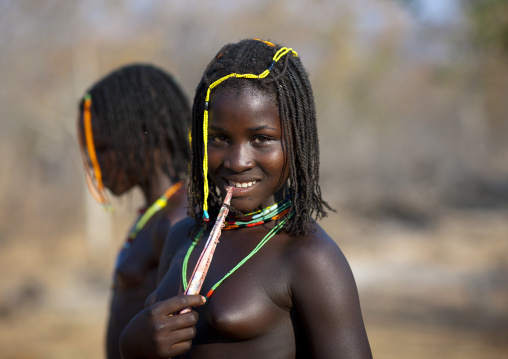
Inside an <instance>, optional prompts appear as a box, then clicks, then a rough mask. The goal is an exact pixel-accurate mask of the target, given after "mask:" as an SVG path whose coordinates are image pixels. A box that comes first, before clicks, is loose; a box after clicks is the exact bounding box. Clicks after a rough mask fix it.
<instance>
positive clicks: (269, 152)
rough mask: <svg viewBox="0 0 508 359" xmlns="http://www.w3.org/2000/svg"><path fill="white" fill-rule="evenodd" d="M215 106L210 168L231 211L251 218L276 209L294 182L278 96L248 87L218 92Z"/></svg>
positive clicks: (209, 153) (209, 141) (213, 107)
mask: <svg viewBox="0 0 508 359" xmlns="http://www.w3.org/2000/svg"><path fill="white" fill-rule="evenodd" d="M216 91H217V92H216V93H214V94H213V97H212V100H211V102H210V123H209V129H208V137H209V138H208V168H209V175H210V177H211V179H212V180H213V182H214V183H215V184H216V185H217V187H219V189H220V190H221V192H222V193H223V194H225V187H226V186H229V185H231V186H233V187H234V190H233V198H232V201H231V205H232V206H233V207H234V208H235V209H237V210H239V211H241V212H243V213H248V212H252V211H254V210H257V209H259V208H263V207H267V206H269V205H271V204H273V203H274V198H273V195H274V193H275V192H276V191H277V190H278V189H279V188H280V187H282V185H283V184H284V183H285V181H286V180H287V177H288V169H287V156H286V153H285V151H284V146H283V141H282V128H281V121H280V119H279V110H278V108H277V106H276V105H275V103H274V100H273V96H271V94H266V93H265V92H262V91H261V90H259V89H256V88H254V87H251V86H249V85H248V84H247V86H245V87H242V88H240V89H236V88H235V89H231V88H224V89H217V90H216Z"/></svg>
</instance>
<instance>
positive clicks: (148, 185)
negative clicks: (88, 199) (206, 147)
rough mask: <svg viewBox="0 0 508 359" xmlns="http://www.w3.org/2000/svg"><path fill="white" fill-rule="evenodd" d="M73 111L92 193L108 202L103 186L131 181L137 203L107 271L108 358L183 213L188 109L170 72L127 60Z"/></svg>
mask: <svg viewBox="0 0 508 359" xmlns="http://www.w3.org/2000/svg"><path fill="white" fill-rule="evenodd" d="M79 113H80V116H79V123H78V137H79V140H80V141H79V143H80V147H81V149H82V153H83V159H84V161H85V170H86V171H85V173H86V179H87V183H88V184H89V188H90V191H91V193H92V195H93V196H94V197H95V198H96V199H97V200H98V201H99V202H100V203H102V204H104V205H105V206H109V199H108V196H107V194H106V192H105V189H106V188H107V189H108V190H109V191H110V192H111V193H113V194H114V195H116V196H121V195H122V194H124V193H126V192H127V191H129V190H130V189H132V188H133V187H136V186H137V187H139V188H140V189H141V191H142V193H143V195H144V200H145V206H144V207H143V208H142V209H141V210H140V212H139V214H138V218H137V220H136V221H135V223H134V224H133V226H132V229H131V230H130V232H129V233H128V235H127V238H126V240H125V243H124V245H123V247H122V249H121V251H120V253H119V255H118V259H117V264H116V268H115V271H114V279H113V293H112V300H111V306H110V315H109V321H108V329H107V339H106V348H107V357H108V358H120V353H119V349H118V339H119V336H120V333H121V332H122V330H123V328H124V327H125V325H126V324H127V323H128V322H129V320H130V319H131V318H132V317H133V316H134V315H135V314H136V313H138V312H139V311H140V310H142V309H143V307H144V302H145V300H146V297H147V295H148V294H150V293H151V292H152V291H153V290H154V289H155V286H156V276H157V267H158V264H159V258H160V254H161V251H162V246H163V244H164V240H165V238H166V235H167V233H168V231H169V228H170V226H171V225H172V224H174V223H176V222H177V221H179V220H180V219H182V218H184V217H186V207H187V198H186V193H185V189H184V186H183V182H182V181H183V179H184V178H185V174H186V172H187V166H188V160H189V157H190V156H189V152H190V150H189V143H188V140H187V139H188V131H189V127H190V109H189V105H188V101H187V99H186V97H185V95H184V94H183V92H182V90H181V89H180V87H179V86H178V85H177V84H176V82H175V81H174V79H173V78H172V77H171V76H170V75H168V74H167V73H165V72H164V71H162V70H160V69H158V68H156V67H153V66H149V65H130V66H125V67H123V68H120V69H118V70H116V71H114V72H112V73H111V74H109V75H107V76H106V77H105V78H103V79H102V80H100V81H99V82H97V83H96V84H95V85H94V86H92V88H91V89H89V90H88V92H87V94H86V96H85V97H84V98H83V100H82V101H81V102H80V105H79Z"/></svg>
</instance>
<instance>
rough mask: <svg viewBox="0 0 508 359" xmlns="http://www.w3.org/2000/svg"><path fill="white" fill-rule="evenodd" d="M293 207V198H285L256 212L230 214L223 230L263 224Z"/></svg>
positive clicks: (277, 217) (283, 214) (279, 216)
mask: <svg viewBox="0 0 508 359" xmlns="http://www.w3.org/2000/svg"><path fill="white" fill-rule="evenodd" d="M290 207H291V200H290V199H289V197H288V198H286V199H285V200H283V201H281V202H279V203H275V204H274V205H272V206H270V207H266V208H264V209H260V210H259V211H256V212H251V213H247V214H245V215H243V216H235V215H231V214H230V215H229V216H228V217H226V222H225V223H224V227H223V228H222V230H228V229H234V228H243V227H254V226H259V225H261V224H264V223H267V222H270V221H274V220H276V219H279V218H281V217H283V216H285V215H286V214H288V213H289V209H290Z"/></svg>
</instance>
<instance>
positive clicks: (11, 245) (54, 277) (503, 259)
mask: <svg viewBox="0 0 508 359" xmlns="http://www.w3.org/2000/svg"><path fill="white" fill-rule="evenodd" d="M118 221H119V223H117V224H116V225H115V228H120V229H121V231H124V230H125V228H126V227H127V223H126V222H125V218H121V220H117V222H118ZM322 224H323V226H324V227H325V228H326V229H327V230H328V231H329V233H330V234H331V235H332V236H333V237H334V238H335V239H337V242H338V243H339V245H340V246H341V248H342V250H343V251H344V252H345V254H346V256H347V257H348V259H349V261H350V264H351V266H352V268H353V272H354V273H355V276H356V279H357V284H358V287H359V291H360V297H361V302H362V307H363V312H364V319H365V323H366V326H367V330H368V334H369V339H370V341H371V346H372V350H373V353H374V357H375V358H378V359H383V358H415V359H419V358H461V359H467V358H485V359H489V358H507V357H508V275H507V274H508V213H507V212H506V211H491V212H485V211H477V212H474V211H448V212H446V213H445V214H443V215H442V216H440V218H439V220H437V221H435V222H434V223H432V224H430V225H426V226H423V227H418V226H413V227H411V226H408V225H402V224H401V223H398V222H395V221H392V220H384V221H373V220H368V219H365V218H360V217H357V216H354V215H352V214H348V213H345V212H341V213H338V214H334V215H332V216H331V217H330V218H328V219H326V220H324V221H323V222H322ZM119 231H120V230H119ZM82 232H83V231H82V230H80V229H79V228H78V229H75V230H68V231H65V232H64V233H58V234H57V235H53V236H50V235H48V234H46V235H44V238H37V236H34V234H33V233H31V231H22V233H18V234H16V235H13V234H9V236H8V237H7V236H5V232H4V233H3V235H4V237H5V238H2V240H1V241H0V270H1V272H2V281H1V284H0V353H1V354H0V356H1V357H2V358H6V359H7V358H9V359H14V358H16V359H42V358H44V359H45V358H48V359H49V358H52V359H58V358H69V357H72V358H73V359H80V358H101V357H102V353H103V349H102V337H103V332H104V324H105V315H106V307H107V301H108V286H109V278H110V271H111V269H110V268H111V265H112V263H113V258H114V256H115V252H116V248H117V245H119V243H120V242H114V243H111V245H109V246H105V247H104V248H102V250H100V251H98V250H97V249H95V250H91V249H90V248H89V247H88V246H87V244H86V240H85V238H84V236H83V234H82ZM120 237H121V236H120Z"/></svg>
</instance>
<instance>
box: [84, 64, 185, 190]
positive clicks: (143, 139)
mask: <svg viewBox="0 0 508 359" xmlns="http://www.w3.org/2000/svg"><path fill="white" fill-rule="evenodd" d="M87 97H88V98H91V99H92V101H91V108H90V112H91V116H92V119H93V126H94V127H97V128H98V129H99V130H100V133H103V134H104V135H105V136H107V137H108V138H110V139H112V141H111V146H112V150H113V151H114V153H115V162H116V163H117V165H118V168H119V169H120V170H121V171H125V172H127V173H131V172H132V171H133V170H134V171H135V174H134V175H135V176H136V177H137V179H138V181H139V182H140V183H147V182H148V181H149V180H150V173H151V172H152V171H154V170H155V167H156V163H155V154H154V153H155V150H158V151H160V154H161V156H160V157H161V159H162V163H161V164H160V166H161V169H162V171H163V173H164V174H166V175H167V176H168V177H169V178H170V179H171V180H172V181H173V182H177V181H180V180H182V179H184V178H185V177H186V173H187V169H188V163H189V159H190V146H189V141H188V131H189V127H190V108H189V102H188V100H187V97H186V96H185V94H184V93H183V91H182V89H181V88H180V86H179V85H178V84H177V83H176V81H175V79H174V78H173V77H172V76H170V75H169V74H168V73H166V72H165V71H163V70H161V69H159V68H157V67H154V66H152V65H145V64H133V65H127V66H124V67H122V68H120V69H118V70H116V71H113V72H112V73H110V74H109V75H107V76H106V77H104V78H103V79H101V80H100V81H98V82H97V83H96V84H94V85H93V86H92V87H91V88H90V89H89V90H88V94H87V96H86V97H85V98H87ZM84 108H85V99H83V100H81V102H80V104H79V109H80V113H83V110H84Z"/></svg>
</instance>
